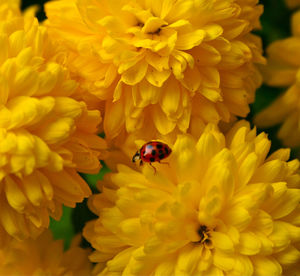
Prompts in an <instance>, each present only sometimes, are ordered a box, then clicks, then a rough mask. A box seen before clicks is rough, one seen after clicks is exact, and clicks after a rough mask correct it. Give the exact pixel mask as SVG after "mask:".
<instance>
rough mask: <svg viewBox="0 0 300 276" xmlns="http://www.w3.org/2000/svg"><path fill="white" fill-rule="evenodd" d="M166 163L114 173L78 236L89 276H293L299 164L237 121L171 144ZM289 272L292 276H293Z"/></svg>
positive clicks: (299, 235) (299, 225)
mask: <svg viewBox="0 0 300 276" xmlns="http://www.w3.org/2000/svg"><path fill="white" fill-rule="evenodd" d="M171 148H172V150H173V152H172V154H171V155H170V156H169V157H168V158H167V159H166V161H167V162H169V166H168V165H166V164H159V163H155V164H154V166H156V169H157V172H156V173H154V170H153V169H152V168H151V167H150V166H149V165H147V164H145V165H144V166H143V168H142V169H141V170H138V169H132V168H129V167H127V166H125V165H121V164H119V165H118V172H117V173H110V174H108V175H106V179H105V180H104V181H103V182H102V183H101V184H100V186H99V188H100V189H101V191H102V193H101V194H98V195H94V196H92V197H91V198H90V201H89V204H90V207H91V209H92V210H93V211H94V212H95V213H96V214H97V215H99V218H98V219H96V220H94V221H91V222H89V223H88V224H87V226H86V227H85V229H84V236H85V237H86V238H87V239H88V240H89V241H90V242H91V244H92V246H93V247H94V248H95V249H96V251H95V252H94V253H92V255H91V256H90V259H91V261H92V262H96V263H98V264H97V266H96V267H95V270H94V272H95V273H96V274H97V275H156V276H159V275H163V276H167V275H180V276H181V275H199V276H200V275H203V276H204V275H205V276H209V275H211V276H216V275H228V276H241V275H243V276H248V275H249V276H250V275H256V276H271V275H272V276H276V275H282V274H285V273H286V274H285V275H298V274H295V273H299V272H300V271H299V266H298V268H297V264H299V260H300V251H299V249H300V248H299V241H300V222H299V215H300V213H299V200H300V189H299V187H300V175H299V174H298V170H299V161H298V160H293V161H289V162H287V160H288V158H289V150H288V149H281V150H278V151H276V152H274V153H273V154H271V155H270V156H269V157H268V158H267V159H266V156H267V154H268V151H269V148H270V141H269V140H268V139H267V136H266V134H265V133H261V134H259V135H258V136H256V130H255V129H253V130H251V129H250V127H249V124H248V123H247V122H245V121H240V122H238V123H237V124H235V125H234V126H233V128H232V129H231V130H230V131H229V132H228V133H227V134H226V136H224V135H223V134H222V133H221V132H220V131H219V130H218V128H217V127H216V126H215V125H212V124H209V125H208V126H207V127H206V128H205V130H204V133H203V134H202V136H201V137H200V138H199V140H196V139H194V138H193V137H192V136H190V135H188V134H184V135H179V136H178V139H177V141H176V142H175V144H174V145H173V146H172V147H171ZM297 269H298V271H297Z"/></svg>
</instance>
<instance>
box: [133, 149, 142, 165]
mask: <svg viewBox="0 0 300 276" xmlns="http://www.w3.org/2000/svg"><path fill="white" fill-rule="evenodd" d="M140 159H141V155H140V152H139V151H137V152H136V153H135V155H133V157H132V162H133V163H135V161H138V160H140Z"/></svg>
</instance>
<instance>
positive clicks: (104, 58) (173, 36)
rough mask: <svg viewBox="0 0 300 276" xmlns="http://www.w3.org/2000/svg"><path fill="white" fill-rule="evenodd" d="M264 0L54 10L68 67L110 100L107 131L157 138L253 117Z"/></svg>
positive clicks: (94, 3)
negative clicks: (143, 133)
mask: <svg viewBox="0 0 300 276" xmlns="http://www.w3.org/2000/svg"><path fill="white" fill-rule="evenodd" d="M257 2H258V0H250V1H249V0H229V1H228V0H226V1H224V0H216V1H213V0H209V1H199V0H179V1H177V0H153V1H145V0H137V1H127V0H126V1H125V0H119V1H110V0H102V1H99V0H72V1H70V0H61V1H51V2H49V3H47V4H46V7H45V9H46V14H47V17H48V21H47V23H46V25H47V26H48V27H49V28H50V30H51V33H52V36H53V38H55V39H56V40H59V41H60V42H61V43H62V44H64V45H65V46H66V47H67V48H68V49H69V50H70V51H71V52H72V55H71V58H70V61H69V64H70V65H69V66H70V70H71V71H72V72H73V73H74V74H77V75H78V76H79V78H80V79H81V85H82V86H83V87H88V89H89V91H90V92H91V93H92V94H94V95H95V96H97V97H98V98H99V99H101V100H105V101H106V106H105V117H104V131H105V133H106V136H107V137H108V138H109V139H111V138H114V137H116V136H117V135H119V134H120V133H121V132H122V130H123V131H124V130H125V131H126V133H133V132H135V131H137V130H140V131H144V130H146V129H149V128H151V129H152V128H153V129H154V131H155V132H156V133H157V135H159V134H162V135H166V134H169V133H172V132H175V133H178V132H186V131H187V130H190V128H191V127H192V125H194V127H197V126H199V125H201V123H207V122H218V121H219V120H220V119H223V120H225V121H228V120H229V119H230V117H231V115H232V114H233V115H238V116H246V114H247V113H248V112H249V107H248V103H249V102H252V101H253V99H254V91H255V89H256V88H257V87H258V86H259V84H260V75H259V73H258V72H257V70H256V68H255V66H254V63H261V62H263V61H264V60H263V58H262V57H261V45H260V39H259V38H258V37H257V36H254V35H252V34H250V31H251V30H252V29H254V28H257V27H259V21H258V19H259V16H260V14H261V13H262V6H261V5H257Z"/></svg>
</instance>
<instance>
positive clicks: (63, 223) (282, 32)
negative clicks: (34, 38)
mask: <svg viewBox="0 0 300 276" xmlns="http://www.w3.org/2000/svg"><path fill="white" fill-rule="evenodd" d="M45 2H47V1H46V0H42V1H38V0H37V1H32V0H23V1H22V9H24V8H26V7H28V6H30V5H35V4H38V5H39V6H40V10H39V12H38V14H37V17H38V18H39V20H40V21H42V20H44V19H45V14H44V11H43V8H42V6H43V4H44V3H45ZM260 3H261V4H263V5H264V13H263V15H262V16H261V23H262V26H263V28H262V30H260V31H257V32H256V33H257V34H258V35H259V36H261V38H262V41H263V47H264V49H265V48H266V47H267V46H268V45H269V44H270V43H271V42H272V41H274V40H278V39H282V38H285V37H288V36H290V18H291V14H292V12H293V11H291V10H289V9H288V8H287V7H286V5H285V3H284V1H283V0H261V1H260ZM283 90H284V89H283V88H273V87H268V86H266V85H263V86H262V87H261V88H259V89H258V90H257V94H256V100H255V103H253V104H252V105H251V112H250V114H249V115H248V116H247V120H249V121H250V122H252V119H253V116H254V114H256V113H257V112H259V111H260V110H261V109H262V108H264V107H266V106H267V105H269V104H270V103H271V102H272V101H273V100H274V99H275V98H276V97H278V95H279V94H280V93H282V92H283ZM277 130H278V126H275V127H272V128H269V129H264V130H261V129H258V131H259V132H260V131H265V132H267V133H268V134H269V138H270V139H271V141H272V147H271V151H274V150H276V149H278V148H281V147H282V145H281V143H280V141H279V140H278V139H277V138H276V132H277ZM292 157H295V152H294V151H292ZM107 171H108V169H107V168H106V167H105V166H104V168H103V169H102V170H101V171H100V173H99V174H98V175H84V174H82V177H83V178H84V179H85V180H86V181H87V182H88V184H89V185H90V187H91V189H92V190H93V192H94V193H96V192H97V190H96V187H95V185H96V182H97V181H98V180H100V179H102V177H103V175H104V173H106V172H107ZM95 217H96V216H95V215H94V214H92V213H91V212H90V211H89V209H88V208H87V204H86V200H85V201H84V202H82V203H79V204H77V206H76V208H75V209H72V208H67V207H64V212H63V216H62V218H61V220H60V221H55V220H53V219H52V220H51V223H50V229H51V230H52V232H53V235H54V237H55V238H56V239H63V240H64V241H65V248H68V247H69V245H70V241H71V239H72V237H73V236H74V234H76V233H78V232H81V231H82V229H83V227H84V224H85V223H86V222H87V221H88V220H91V219H93V218H95ZM82 246H83V247H86V246H90V245H89V244H88V242H87V241H85V240H83V242H82Z"/></svg>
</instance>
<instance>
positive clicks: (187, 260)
mask: <svg viewBox="0 0 300 276" xmlns="http://www.w3.org/2000/svg"><path fill="white" fill-rule="evenodd" d="M201 257H202V247H201V246H195V247H194V248H192V247H187V248H185V249H184V250H183V251H182V252H180V254H179V257H178V259H177V263H176V266H175V274H177V275H181V274H184V273H186V275H192V274H193V273H194V271H195V269H196V268H197V265H198V263H199V260H200V259H201Z"/></svg>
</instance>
